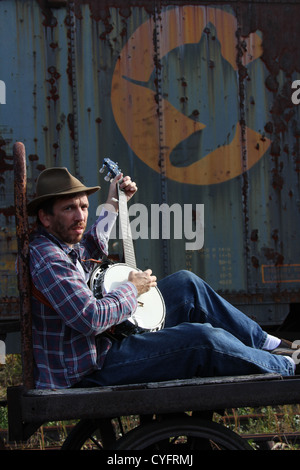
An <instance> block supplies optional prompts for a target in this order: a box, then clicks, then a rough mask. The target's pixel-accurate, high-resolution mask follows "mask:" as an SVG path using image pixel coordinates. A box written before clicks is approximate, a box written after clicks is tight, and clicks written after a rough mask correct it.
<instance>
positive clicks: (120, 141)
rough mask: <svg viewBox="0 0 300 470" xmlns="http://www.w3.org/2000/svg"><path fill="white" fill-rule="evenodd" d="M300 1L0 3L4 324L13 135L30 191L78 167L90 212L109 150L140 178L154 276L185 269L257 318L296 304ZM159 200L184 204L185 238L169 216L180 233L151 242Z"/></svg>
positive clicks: (9, 280)
mask: <svg viewBox="0 0 300 470" xmlns="http://www.w3.org/2000/svg"><path fill="white" fill-rule="evenodd" d="M299 8H300V5H299V2H298V1H294V2H292V3H289V4H286V3H284V2H281V1H276V2H267V3H260V2H255V3H253V2H250V1H249V2H248V1H243V2H234V1H232V2H227V4H226V5H224V4H223V3H218V2H215V3H214V4H213V5H212V4H204V2H200V1H195V0H191V1H190V2H180V1H178V0H176V1H175V0H174V1H173V2H172V1H168V2H153V1H147V0H144V1H140V2H130V1H127V2H124V1H121V0H118V1H114V2H113V1H110V0H107V1H106V2H97V1H93V0H84V1H83V0H82V1H80V0H76V1H74V2H42V1H27V0H25V1H20V0H16V1H9V0H3V1H0V41H1V44H5V47H2V48H1V52H0V80H1V81H3V82H4V83H5V85H6V104H0V172H1V175H0V176H1V178H0V228H1V231H0V251H1V263H0V279H1V287H0V299H1V307H0V318H1V319H4V318H12V317H14V315H16V312H17V301H16V299H17V293H16V277H15V273H14V259H15V254H16V238H15V227H14V217H13V215H14V207H13V205H14V204H13V191H12V188H13V185H12V146H13V143H14V142H15V141H17V140H18V141H22V142H24V144H25V146H26V153H27V156H28V179H29V181H28V187H29V196H32V195H33V191H34V189H33V188H34V182H35V180H36V178H37V176H38V174H39V172H40V171H41V170H42V169H43V168H45V167H47V166H53V165H58V166H60V165H61V166H67V167H68V168H69V169H70V171H71V172H73V173H74V174H75V175H76V176H77V177H80V178H82V179H83V180H84V182H85V183H87V184H91V185H94V184H100V185H101V186H102V188H103V190H102V192H101V194H100V195H99V196H93V197H92V198H91V210H90V220H91V221H92V220H93V219H94V218H95V216H96V211H97V207H98V205H99V204H101V203H102V202H104V199H105V193H106V190H107V189H106V188H105V185H106V183H105V182H104V181H103V179H102V178H101V176H100V175H98V168H99V167H100V165H101V162H102V159H103V157H106V156H109V157H110V158H112V159H113V160H116V161H118V162H119V164H120V166H121V168H122V169H123V170H124V172H125V173H129V174H131V175H132V176H133V178H135V180H136V181H137V183H138V186H139V191H138V193H137V195H136V197H135V200H134V201H133V203H135V204H137V206H136V207H137V208H138V205H140V207H139V208H140V209H141V208H142V209H143V208H144V213H143V217H141V218H140V219H139V220H140V221H142V223H143V230H142V229H141V227H140V226H138V219H137V218H138V212H134V211H133V210H132V222H133V223H135V227H136V228H138V230H139V232H140V235H141V236H142V237H145V238H141V237H140V238H138V239H137V240H136V241H135V247H136V256H137V262H138V265H139V267H141V268H145V267H152V269H153V271H154V272H155V273H157V275H158V277H162V276H164V275H166V274H168V273H169V272H173V271H176V270H178V269H190V270H192V271H194V272H196V273H197V274H199V275H200V276H201V277H203V278H204V279H206V280H207V281H208V282H209V283H210V284H211V285H212V286H213V287H214V288H215V289H217V290H218V291H219V292H220V293H221V294H222V295H225V296H227V297H228V299H229V300H231V301H233V302H234V303H235V304H236V305H239V306H241V308H242V309H244V311H246V312H247V313H248V314H250V315H253V316H255V317H256V318H257V319H258V320H259V321H260V322H261V323H263V324H280V323H282V321H283V320H284V318H285V316H286V315H287V313H288V311H289V305H290V304H291V303H293V302H296V303H299V302H300V292H299V285H300V284H299V282H300V267H299V265H300V253H299V251H300V249H299V246H298V244H297V235H298V233H299V232H300V231H299V228H300V227H299V223H300V222H299V201H300V197H299V135H300V132H299V106H297V104H294V103H293V102H292V99H291V97H292V93H293V91H292V83H293V82H294V81H295V80H298V79H300V70H299V67H300V46H299V41H298V25H297V18H299V14H300V12H299ZM270 12H272V15H270ZM286 25H288V28H287V27H286ZM8 37H9V38H14V39H11V40H10V41H7V38H8ZM0 101H1V100H0ZM162 203H165V204H166V205H167V207H168V208H171V207H173V208H175V205H176V208H177V209H179V212H178V213H177V215H176V214H175V215H174V220H175V222H174V224H175V226H176V228H177V232H176V237H174V230H175V227H173V222H172V223H171V222H170V224H171V227H170V228H171V232H170V237H169V238H167V239H165V240H162V234H161V233H159V235H158V237H156V238H154V237H152V239H151V229H153V225H154V220H153V214H152V213H151V210H150V209H151V207H152V206H153V205H156V206H158V205H159V204H162ZM200 206H201V207H202V206H204V219H203V222H204V245H203V246H202V243H201V234H200V231H201V227H200V225H199V226H198V225H197V222H199V211H198V209H199V208H200ZM147 208H148V209H147ZM190 209H191V215H190V214H189V213H188V210H190ZM185 210H186V211H187V212H186V214H187V219H186V221H184V215H185ZM180 211H181V212H180ZM169 216H170V221H171V220H173V219H172V217H171V215H170V214H169V213H167V214H166V213H164V215H163V218H165V220H166V217H167V218H168V217H169ZM176 217H177V218H176ZM180 217H181V220H179V219H180ZM197 217H198V218H197ZM190 219H192V220H190ZM31 223H33V221H31ZM180 223H182V225H180ZM161 224H162V221H161ZM185 224H186V225H188V226H186V225H185ZM160 228H161V227H160ZM180 230H181V233H180ZM197 230H198V232H199V233H198V232H197ZM178 233H179V235H178ZM193 233H194V238H192V234H193ZM111 249H112V251H113V252H116V253H118V252H119V251H120V244H118V243H117V242H115V241H114V242H113V243H112V245H111Z"/></svg>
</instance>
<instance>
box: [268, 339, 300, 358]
mask: <svg viewBox="0 0 300 470" xmlns="http://www.w3.org/2000/svg"><path fill="white" fill-rule="evenodd" d="M298 343H300V341H297V343H296V341H294V342H293V343H292V342H291V341H288V340H287V339H281V341H280V343H279V345H278V346H277V348H275V349H273V350H272V351H270V352H271V353H273V354H278V352H277V351H280V350H282V349H284V350H288V351H289V352H290V353H291V354H292V353H293V352H295V351H296V350H297V349H300V344H298ZM288 355H289V354H288Z"/></svg>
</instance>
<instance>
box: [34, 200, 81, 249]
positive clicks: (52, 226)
mask: <svg viewBox="0 0 300 470" xmlns="http://www.w3.org/2000/svg"><path fill="white" fill-rule="evenodd" d="M88 207H89V201H88V198H87V196H86V195H85V194H82V195H76V196H74V197H70V198H67V199H65V198H62V199H57V200H56V201H55V203H54V205H53V215H52V214H47V213H45V212H44V211H43V210H42V209H41V210H40V211H39V218H40V220H41V222H42V224H43V226H44V227H45V228H46V229H47V230H48V232H49V233H51V234H52V235H54V236H55V237H56V238H58V239H59V240H61V241H63V242H64V243H66V244H67V245H70V246H72V245H74V244H75V243H78V242H79V241H80V240H81V238H82V236H83V234H84V231H85V228H86V224H87V218H88Z"/></svg>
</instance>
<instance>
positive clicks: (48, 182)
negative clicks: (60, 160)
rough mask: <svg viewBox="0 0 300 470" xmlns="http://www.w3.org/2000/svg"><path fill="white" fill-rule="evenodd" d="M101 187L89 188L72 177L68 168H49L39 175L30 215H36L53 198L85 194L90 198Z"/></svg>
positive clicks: (29, 205)
mask: <svg viewBox="0 0 300 470" xmlns="http://www.w3.org/2000/svg"><path fill="white" fill-rule="evenodd" d="M99 189H100V186H94V187H91V188H88V187H86V186H84V185H83V184H82V183H81V182H80V181H79V180H78V179H77V178H75V177H74V176H72V175H71V173H69V171H68V170H67V168H61V167H54V168H48V169H46V170H44V171H42V173H41V174H40V175H39V177H38V179H37V183H36V197H35V198H34V199H33V200H32V201H30V202H29V203H28V204H27V210H28V215H35V214H36V213H37V210H38V208H39V206H40V205H41V204H42V203H43V202H44V201H46V200H47V199H51V198H53V197H60V196H66V195H67V194H70V195H71V194H75V193H80V192H85V193H87V195H88V196H89V195H90V194H93V193H95V192H96V191H98V190H99Z"/></svg>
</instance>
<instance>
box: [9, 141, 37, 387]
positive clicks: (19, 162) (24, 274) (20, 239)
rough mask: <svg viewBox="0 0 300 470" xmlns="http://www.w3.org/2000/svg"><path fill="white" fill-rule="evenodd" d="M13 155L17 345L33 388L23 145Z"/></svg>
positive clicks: (28, 384)
mask: <svg viewBox="0 0 300 470" xmlns="http://www.w3.org/2000/svg"><path fill="white" fill-rule="evenodd" d="M13 155H14V197H15V217H16V232H17V243H18V289H19V299H20V325H21V346H22V362H23V383H24V386H25V388H28V389H29V388H34V379H33V352H32V321H31V288H30V271H29V230H28V216H27V200H26V181H27V172H26V154H25V147H24V144H22V143H21V142H17V143H16V144H15V145H14V147H13Z"/></svg>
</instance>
